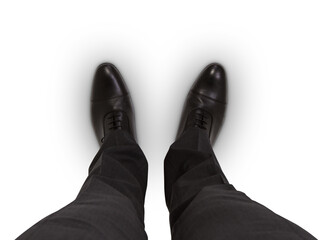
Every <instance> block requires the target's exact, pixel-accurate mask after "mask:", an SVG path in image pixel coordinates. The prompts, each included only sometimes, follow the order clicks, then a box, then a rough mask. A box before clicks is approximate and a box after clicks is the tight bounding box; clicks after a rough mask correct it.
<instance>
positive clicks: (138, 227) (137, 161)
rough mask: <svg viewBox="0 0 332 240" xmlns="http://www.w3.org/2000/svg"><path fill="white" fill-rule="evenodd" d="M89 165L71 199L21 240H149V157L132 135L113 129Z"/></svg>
mask: <svg viewBox="0 0 332 240" xmlns="http://www.w3.org/2000/svg"><path fill="white" fill-rule="evenodd" d="M89 170H90V171H89V172H90V173H89V176H88V178H87V179H86V181H85V183H84V184H83V186H82V189H81V191H80V192H79V194H78V196H77V198H76V199H75V200H74V201H73V202H72V203H70V204H69V205H67V206H65V207H64V208H62V209H60V210H59V211H57V212H55V213H53V214H51V215H49V216H48V217H46V218H44V219H42V220H41V221H40V222H38V223H37V224H35V225H34V226H32V227H31V228H30V229H28V230H27V231H26V232H25V233H23V234H22V235H21V236H20V237H18V239H19V240H23V239H24V240H25V239H37V240H41V239H43V240H45V239H48V240H53V239H70V240H73V239H79V240H84V239H93V240H96V239H110V240H122V239H123V240H124V239H135V240H145V239H147V236H146V233H145V230H144V196H145V190H146V184H147V161H146V159H145V156H144V154H143V152H142V151H141V149H140V148H139V146H138V145H137V144H136V142H135V141H134V140H133V139H132V137H131V136H130V135H129V134H127V133H126V132H124V131H114V132H113V133H112V135H111V136H109V137H108V138H106V139H105V142H104V144H103V145H102V147H101V149H100V150H99V152H98V153H97V155H96V157H95V159H94V161H93V163H92V164H91V166H90V169H89Z"/></svg>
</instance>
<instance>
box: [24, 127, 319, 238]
mask: <svg viewBox="0 0 332 240" xmlns="http://www.w3.org/2000/svg"><path fill="white" fill-rule="evenodd" d="M164 170H165V195H166V203H167V207H168V209H169V212H170V225H171V233H172V239H173V240H189V239H205V240H209V239H218V240H220V239H227V240H230V239H245V240H251V239H254V240H259V239H263V240H268V239H283V240H284V239H294V240H295V239H299V240H300V239H301V240H303V239H316V238H314V237H313V236H312V235H310V234H309V233H308V232H306V231H305V230H303V229H302V228H300V227H299V226H297V225H295V224H294V223H292V222H290V221H288V220H287V219H285V218H282V217H280V216H278V215H277V214H275V213H273V212H272V211H270V210H269V209H267V208H266V207H264V206H262V205H261V204H259V203H257V202H255V201H253V200H251V199H250V198H249V197H247V196H246V195H245V194H244V193H242V192H239V191H237V190H235V188H234V187H233V186H232V185H230V184H229V183H228V181H227V179H226V177H225V175H224V174H223V172H222V170H221V168H220V166H219V163H218V161H217V159H216V157H215V155H214V153H213V150H212V147H211V145H210V142H209V139H208V136H207V134H206V132H205V131H202V130H201V129H199V128H192V129H190V130H188V131H187V132H185V133H184V134H183V135H182V137H181V138H179V139H178V140H177V141H176V142H175V143H173V144H172V146H171V147H170V149H169V151H168V153H167V155H166V158H165V162H164ZM147 171H148V165H147V161H146V158H145V156H144V154H143V152H142V150H141V149H140V147H139V146H138V145H137V143H136V142H135V141H134V140H133V139H132V138H131V137H130V135H129V134H127V133H126V132H123V131H114V132H113V133H112V135H110V136H108V137H107V138H106V139H105V142H104V144H103V145H102V147H101V149H100V150H99V152H98V153H97V155H96V157H95V158H94V160H93V162H92V164H91V166H90V169H89V172H90V173H89V176H88V178H87V179H86V181H85V183H84V184H83V187H82V189H81V191H80V192H79V194H78V196H77V198H76V199H75V200H74V201H73V202H72V203H70V204H69V205H67V206H65V207H64V208H62V209H60V210H59V211H57V212H55V213H53V214H51V215H49V216H47V217H46V218H44V219H42V220H41V221H40V222H38V223H37V224H35V225H34V226H32V227H31V228H30V229H28V230H27V231H26V232H24V233H23V234H22V235H21V236H19V237H18V238H17V239H19V240H26V239H36V240H45V239H47V240H53V239H57V240H59V239H62V240H63V239H70V240H75V239H77V240H84V239H93V240H96V239H98V240H103V239H105V240H106V239H110V240H125V239H135V240H145V239H147V235H146V233H145V230H144V196H145V191H146V184H147Z"/></svg>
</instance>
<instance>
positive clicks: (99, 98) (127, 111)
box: [91, 63, 136, 144]
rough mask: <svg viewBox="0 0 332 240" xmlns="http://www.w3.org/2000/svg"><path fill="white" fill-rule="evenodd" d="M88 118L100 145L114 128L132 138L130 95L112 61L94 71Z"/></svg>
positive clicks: (132, 115) (133, 121)
mask: <svg viewBox="0 0 332 240" xmlns="http://www.w3.org/2000/svg"><path fill="white" fill-rule="evenodd" d="M91 118H92V124H93V127H94V130H95V133H96V135H97V138H98V141H99V143H100V144H102V142H103V140H104V138H105V137H106V136H107V135H109V134H110V133H111V132H112V131H115V130H124V131H127V132H128V133H129V134H131V135H132V137H133V138H134V139H135V140H136V129H135V119H134V109H133V105H132V101H131V97H130V94H129V91H128V88H127V86H126V84H125V82H124V80H123V78H122V76H121V74H120V72H119V70H118V69H117V68H116V67H115V66H114V65H113V64H110V63H103V64H101V65H100V66H99V67H98V68H97V70H96V73H95V76H94V80H93V85H92V94H91Z"/></svg>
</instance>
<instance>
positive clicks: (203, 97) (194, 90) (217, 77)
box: [177, 63, 227, 144]
mask: <svg viewBox="0 0 332 240" xmlns="http://www.w3.org/2000/svg"><path fill="white" fill-rule="evenodd" d="M226 102H227V82H226V74H225V71H224V69H223V67H222V66H221V65H220V64H217V63H212V64H210V65H208V66H207V67H206V68H205V69H204V70H203V71H202V72H201V74H200V75H199V76H198V78H197V80H196V81H195V82H194V84H193V86H192V87H191V89H190V91H189V94H188V96H187V99H186V102H185V105H184V108H183V111H182V117H181V121H180V126H179V130H178V133H177V138H179V137H180V136H181V135H182V133H184V132H185V131H186V130H187V129H188V128H191V127H198V128H201V129H204V130H206V131H207V133H208V134H209V137H210V141H211V144H214V142H215V140H216V138H217V136H218V133H219V131H220V128H221V125H222V123H223V119H224V114H225V109H226Z"/></svg>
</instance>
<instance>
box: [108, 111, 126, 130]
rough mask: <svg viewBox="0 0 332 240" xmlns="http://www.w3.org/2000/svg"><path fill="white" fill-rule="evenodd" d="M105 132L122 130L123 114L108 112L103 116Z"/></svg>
mask: <svg viewBox="0 0 332 240" xmlns="http://www.w3.org/2000/svg"><path fill="white" fill-rule="evenodd" d="M105 121H106V126H105V127H106V128H107V131H111V130H117V129H122V123H123V114H122V112H120V111H115V112H110V113H109V114H107V115H106V116H105Z"/></svg>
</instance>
